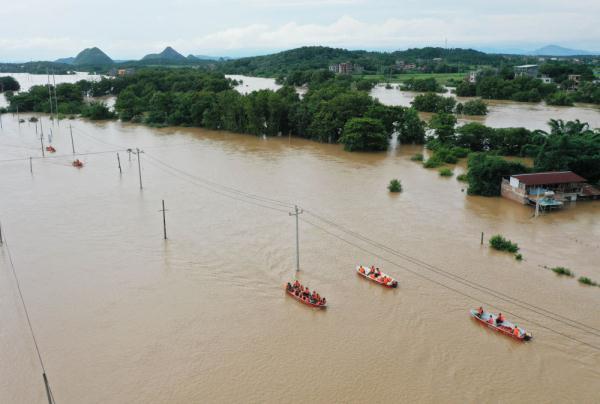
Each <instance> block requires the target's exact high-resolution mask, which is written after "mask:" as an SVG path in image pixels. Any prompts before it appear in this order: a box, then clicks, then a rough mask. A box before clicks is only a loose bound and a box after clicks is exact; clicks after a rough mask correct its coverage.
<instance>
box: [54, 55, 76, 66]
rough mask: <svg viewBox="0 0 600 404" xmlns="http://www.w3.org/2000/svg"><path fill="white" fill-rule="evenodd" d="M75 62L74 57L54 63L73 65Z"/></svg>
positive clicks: (57, 60)
mask: <svg viewBox="0 0 600 404" xmlns="http://www.w3.org/2000/svg"><path fill="white" fill-rule="evenodd" d="M74 61H75V58H74V57H69V58H60V59H56V60H55V61H54V63H64V64H66V65H72V64H73V62H74Z"/></svg>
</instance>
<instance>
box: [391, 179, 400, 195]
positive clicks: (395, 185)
mask: <svg viewBox="0 0 600 404" xmlns="http://www.w3.org/2000/svg"><path fill="white" fill-rule="evenodd" d="M388 190H389V191H390V192H402V183H401V182H400V180H398V179H396V178H394V179H393V180H391V181H390V183H389V185H388Z"/></svg>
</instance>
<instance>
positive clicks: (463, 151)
mask: <svg viewBox="0 0 600 404" xmlns="http://www.w3.org/2000/svg"><path fill="white" fill-rule="evenodd" d="M470 152H471V150H469V149H467V148H466V147H458V146H455V147H453V148H451V149H450V153H452V155H453V156H454V157H456V158H459V159H462V158H464V157H467V156H468V155H469V153H470Z"/></svg>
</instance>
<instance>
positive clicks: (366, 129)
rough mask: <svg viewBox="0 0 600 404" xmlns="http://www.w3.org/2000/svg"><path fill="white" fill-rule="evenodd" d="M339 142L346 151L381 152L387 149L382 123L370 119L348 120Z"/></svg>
mask: <svg viewBox="0 0 600 404" xmlns="http://www.w3.org/2000/svg"><path fill="white" fill-rule="evenodd" d="M339 141H340V143H343V144H344V149H345V150H347V151H381V150H385V149H387V147H388V136H387V135H386V133H385V127H384V126H383V123H382V122H381V121H380V120H377V119H372V118H351V119H349V120H348V121H347V122H346V124H345V125H344V131H343V134H342V137H340V140H339Z"/></svg>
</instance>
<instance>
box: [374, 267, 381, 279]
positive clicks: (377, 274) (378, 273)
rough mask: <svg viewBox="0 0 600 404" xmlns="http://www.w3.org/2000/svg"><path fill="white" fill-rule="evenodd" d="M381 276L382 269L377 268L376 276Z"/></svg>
mask: <svg viewBox="0 0 600 404" xmlns="http://www.w3.org/2000/svg"><path fill="white" fill-rule="evenodd" d="M380 276H381V271H380V270H379V268H375V277H376V278H378V277H380Z"/></svg>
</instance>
